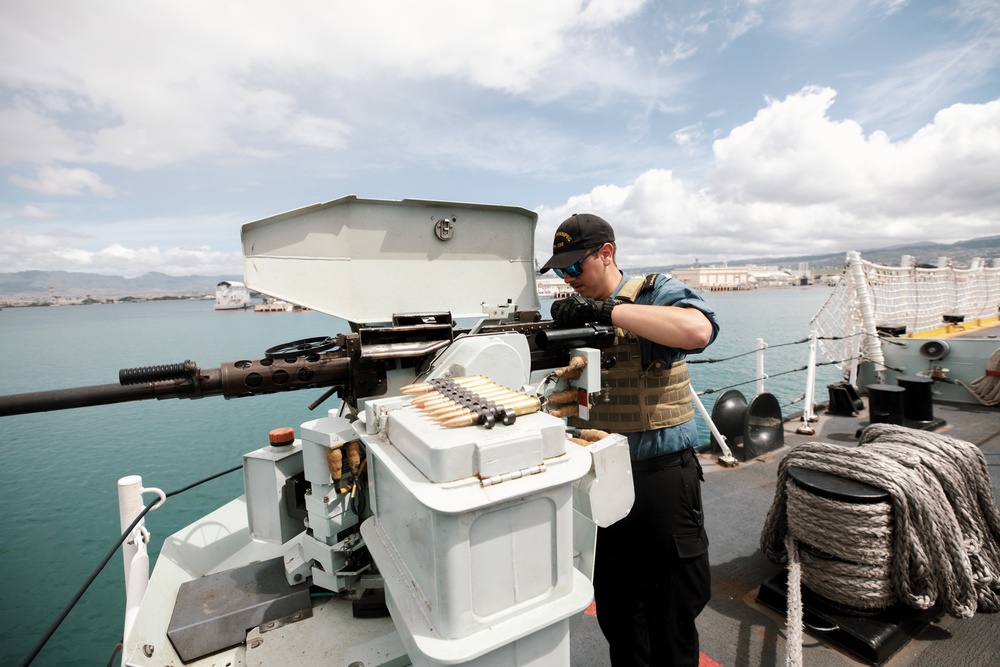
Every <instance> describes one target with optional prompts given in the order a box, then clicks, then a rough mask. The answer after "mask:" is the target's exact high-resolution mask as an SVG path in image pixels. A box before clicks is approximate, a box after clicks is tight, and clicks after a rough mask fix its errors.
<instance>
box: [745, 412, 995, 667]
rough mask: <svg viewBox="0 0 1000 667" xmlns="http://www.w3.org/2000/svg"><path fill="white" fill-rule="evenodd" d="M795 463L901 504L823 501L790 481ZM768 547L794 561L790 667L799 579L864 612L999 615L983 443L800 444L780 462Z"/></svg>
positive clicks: (796, 637)
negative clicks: (937, 610) (896, 609)
mask: <svg viewBox="0 0 1000 667" xmlns="http://www.w3.org/2000/svg"><path fill="white" fill-rule="evenodd" d="M792 466H795V467H798V468H803V469H808V470H817V471H821V472H826V473H830V474H833V475H838V476H840V477H844V478H847V479H852V480H855V481H858V482H862V483H864V484H868V485H870V486H873V487H876V488H878V489H882V490H883V491H885V492H887V493H888V494H889V496H890V501H889V502H886V503H873V504H862V503H847V502H839V501H836V500H830V499H827V498H822V497H818V496H815V495H813V494H810V493H808V492H807V491H804V490H802V489H800V488H799V487H798V486H797V485H796V484H795V482H794V481H793V480H790V479H789V478H788V469H789V468H790V467H792ZM760 546H761V550H762V551H763V552H764V554H765V555H766V556H767V557H768V558H770V559H771V560H772V561H774V562H777V563H788V565H789V582H788V601H787V606H788V646H789V648H788V660H789V662H788V664H789V665H792V664H796V665H797V664H799V662H794V661H800V660H801V638H802V635H801V632H802V629H801V617H802V610H801V592H800V591H799V590H798V586H797V585H794V586H793V583H797V582H793V579H797V578H798V577H801V581H802V583H803V584H805V585H806V586H808V587H809V588H810V589H811V590H813V591H814V592H816V593H818V594H819V595H822V596H823V597H826V598H827V599H830V600H832V601H834V602H837V603H840V604H844V605H847V606H850V607H854V608H862V609H875V608H885V607H888V606H891V605H892V604H894V603H895V602H897V601H898V602H902V603H904V604H906V605H909V606H911V607H914V608H916V609H929V608H930V607H932V606H934V605H935V604H937V603H938V601H939V600H940V602H941V604H942V607H943V609H944V610H945V611H946V612H948V613H949V614H952V615H953V616H956V617H958V618H968V617H970V616H972V615H973V614H975V613H976V611H983V612H996V611H1000V510H998V508H997V505H996V501H995V499H994V497H993V490H992V488H991V486H990V479H989V473H988V471H987V467H986V460H985V458H984V457H983V454H982V452H981V451H980V450H979V448H978V447H976V446H975V445H972V444H970V443H968V442H963V441H961V440H956V439H953V438H949V437H947V436H943V435H939V434H935V433H930V432H927V431H917V430H913V429H909V428H905V427H902V426H895V425H891V424H872V425H870V426H868V427H867V428H866V429H865V430H864V431H863V432H862V434H861V439H860V442H859V446H858V447H846V446H843V445H835V444H830V443H821V442H813V443H806V444H803V445H800V446H798V447H796V448H795V449H793V450H792V451H791V452H790V453H789V454H788V456H787V457H786V458H785V459H784V460H783V461H782V462H781V464H780V466H779V469H778V484H777V487H776V490H775V497H774V501H773V503H772V505H771V509H770V511H769V513H768V517H767V520H766V521H765V524H764V528H763V530H762V532H761V538H760ZM793 606H794V607H795V609H793ZM793 620H794V622H793Z"/></svg>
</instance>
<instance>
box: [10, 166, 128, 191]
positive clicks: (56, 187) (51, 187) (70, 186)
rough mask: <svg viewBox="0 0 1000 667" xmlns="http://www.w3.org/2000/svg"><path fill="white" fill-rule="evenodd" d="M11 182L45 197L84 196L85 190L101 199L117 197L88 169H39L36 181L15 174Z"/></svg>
mask: <svg viewBox="0 0 1000 667" xmlns="http://www.w3.org/2000/svg"><path fill="white" fill-rule="evenodd" d="M10 180H11V182H13V183H14V184H15V185H19V186H21V187H22V188H27V189H29V190H34V191H35V192H40V193H42V194H44V195H60V196H61V195H82V194H83V193H84V191H85V190H90V191H91V192H92V193H93V194H95V195H97V196H99V197H113V196H114V195H115V190H114V188H112V187H111V186H109V185H107V184H106V183H104V182H103V181H101V177H100V176H98V175H97V174H95V173H94V172H92V171H90V170H88V169H66V168H63V167H39V169H38V172H37V178H35V179H30V178H25V177H23V176H18V175H16V174H15V175H12V176H11V177H10Z"/></svg>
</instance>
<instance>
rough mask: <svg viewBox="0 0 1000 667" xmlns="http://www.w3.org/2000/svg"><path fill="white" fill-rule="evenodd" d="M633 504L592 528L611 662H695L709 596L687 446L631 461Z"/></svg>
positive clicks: (639, 666)
mask: <svg viewBox="0 0 1000 667" xmlns="http://www.w3.org/2000/svg"><path fill="white" fill-rule="evenodd" d="M632 478H633V484H634V486H635V504H634V505H633V506H632V510H631V511H630V512H629V514H628V516H626V517H625V518H624V519H622V520H621V521H619V522H617V523H615V524H614V525H612V526H609V527H607V528H599V529H598V531H597V553H596V555H595V563H594V596H595V601H596V602H597V620H598V622H599V624H600V626H601V631H602V632H603V633H604V636H605V638H606V639H607V640H608V643H609V644H610V651H611V664H612V665H613V666H614V667H633V666H634V667H674V666H676V667H681V666H685V667H686V666H691V667H697V665H698V660H699V654H700V652H699V648H698V630H697V628H696V627H695V618H696V617H697V616H698V614H700V613H701V610H702V609H704V608H705V605H706V604H708V600H709V597H710V596H711V572H710V570H709V563H708V536H707V535H706V534H705V521H704V512H703V509H702V503H701V480H702V474H701V466H700V464H699V463H698V459H697V457H696V456H695V454H694V451H693V450H690V449H688V450H685V451H684V452H680V453H678V454H671V455H667V456H661V457H658V458H656V459H653V460H651V461H637V462H633V464H632Z"/></svg>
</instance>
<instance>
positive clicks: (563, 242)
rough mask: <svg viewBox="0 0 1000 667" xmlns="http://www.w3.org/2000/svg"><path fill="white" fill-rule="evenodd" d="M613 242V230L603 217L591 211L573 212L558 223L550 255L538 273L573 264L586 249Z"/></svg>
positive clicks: (580, 257) (584, 253) (581, 256)
mask: <svg viewBox="0 0 1000 667" xmlns="http://www.w3.org/2000/svg"><path fill="white" fill-rule="evenodd" d="M614 242H615V230H613V229H611V225H609V224H608V223H607V221H606V220H605V219H604V218H600V217H598V216H596V215H594V214H593V213H574V214H573V215H571V216H569V217H568V218H566V219H565V220H563V221H562V224H560V225H559V229H557V230H556V235H555V237H554V238H553V239H552V257H551V258H549V261H547V262H545V266H543V267H542V268H541V270H540V271H539V272H540V273H545V272H546V271H548V270H549V269H565V268H566V267H567V266H570V265H572V264H575V263H576V262H577V261H579V260H580V259H582V258H583V256H584V255H586V254H587V251H588V250H593V249H594V248H599V247H601V246H602V245H604V244H605V243H614Z"/></svg>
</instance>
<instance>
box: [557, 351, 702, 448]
mask: <svg viewBox="0 0 1000 667" xmlns="http://www.w3.org/2000/svg"><path fill="white" fill-rule="evenodd" d="M632 342H633V344H632V345H627V344H626V345H621V346H618V347H616V348H615V352H616V353H617V354H618V363H616V364H615V366H614V367H613V368H611V369H609V370H604V371H601V385H602V387H608V389H609V390H610V391H609V394H610V402H608V403H599V404H597V405H594V406H593V407H591V409H590V419H588V420H582V419H571V420H570V425H571V426H576V427H584V428H597V429H601V430H604V431H610V432H615V433H634V432H637V431H648V430H650V429H656V428H665V427H667V426H676V425H678V424H683V423H684V422H686V421H689V420H691V419H693V418H694V405H693V403H692V400H691V382H690V378H689V376H688V368H687V362H685V361H678V362H676V363H675V364H673V365H672V366H670V367H669V368H667V366H666V364H665V363H664V362H662V361H656V362H654V363H653V364H651V365H650V367H649V368H648V369H646V370H645V371H644V370H642V369H641V362H640V359H639V349H638V347H639V346H638V344H637V343H636V342H635V341H634V339H633V341H632ZM626 350H627V352H626Z"/></svg>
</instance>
